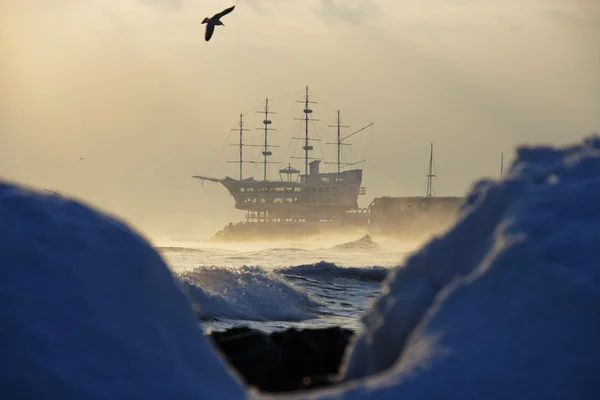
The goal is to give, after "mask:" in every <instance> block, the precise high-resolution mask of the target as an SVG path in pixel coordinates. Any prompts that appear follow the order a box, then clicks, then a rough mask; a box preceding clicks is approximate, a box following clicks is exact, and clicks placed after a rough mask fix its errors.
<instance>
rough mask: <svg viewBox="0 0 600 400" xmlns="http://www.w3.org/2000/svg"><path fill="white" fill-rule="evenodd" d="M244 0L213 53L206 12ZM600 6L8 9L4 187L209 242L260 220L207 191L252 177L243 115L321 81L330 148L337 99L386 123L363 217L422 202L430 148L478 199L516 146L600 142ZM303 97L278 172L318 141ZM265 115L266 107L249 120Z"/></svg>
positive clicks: (316, 0)
mask: <svg viewBox="0 0 600 400" xmlns="http://www.w3.org/2000/svg"><path fill="white" fill-rule="evenodd" d="M233 3H235V4H236V9H235V11H234V12H233V13H231V14H229V15H228V16H226V17H225V18H223V22H224V23H225V25H226V26H225V27H217V28H216V32H215V34H214V36H213V39H212V40H211V41H210V42H208V43H206V42H205V41H204V25H201V24H200V22H201V21H202V19H203V18H204V17H205V16H210V15H212V14H214V13H215V12H218V11H220V10H222V9H224V8H226V7H228V6H230V5H231V4H233ZM599 8H600V2H599V1H597V0H504V1H496V0H489V1H486V0H478V1H476V0H454V1H448V0H418V1H417V0H379V1H377V0H343V1H342V0H238V1H233V0H228V1H221V0H0V177H2V178H4V179H8V180H14V181H19V182H22V183H25V184H28V185H33V186H35V187H39V188H51V189H55V190H58V191H61V192H64V193H65V194H69V195H73V196H75V197H78V198H80V199H83V200H85V201H87V202H90V203H92V204H94V205H97V206H99V207H100V208H102V209H103V210H106V211H109V212H111V213H113V214H116V215H117V216H119V217H122V218H125V219H127V220H129V221H131V222H132V223H133V224H134V225H135V226H136V227H137V228H138V229H140V230H141V231H143V232H145V233H147V234H149V235H150V236H151V238H154V239H156V240H160V238H164V237H192V236H194V235H200V236H206V235H209V234H211V233H214V231H216V230H217V229H218V228H221V227H222V226H223V225H225V224H226V223H228V222H229V221H230V220H233V221H237V220H241V219H243V212H241V211H236V210H235V209H234V202H233V199H232V198H230V197H228V196H227V195H226V194H225V193H226V192H225V191H224V189H222V188H221V187H220V186H219V185H215V184H212V185H209V184H205V185H204V188H203V187H202V186H201V185H200V183H199V182H197V181H195V180H193V179H191V175H194V174H210V175H213V176H224V175H226V174H227V175H230V176H237V175H236V167H235V165H234V164H226V163H225V161H226V160H233V159H235V157H236V153H235V152H236V149H235V148H234V147H229V146H226V145H227V139H228V138H229V139H230V142H231V143H233V142H235V139H236V138H235V136H231V137H230V133H231V132H230V129H231V128H235V127H236V123H237V120H238V116H239V113H240V112H246V111H249V110H251V109H252V108H253V107H255V106H257V105H258V107H259V108H260V102H261V101H263V100H264V98H265V96H270V97H273V98H276V97H279V96H282V95H286V94H289V93H294V92H298V91H301V90H303V89H304V87H305V86H306V85H309V87H310V89H311V91H313V92H314V93H315V94H316V95H317V96H319V98H320V99H323V100H325V102H326V103H327V104H323V103H322V102H321V103H319V104H317V105H315V106H314V107H313V108H314V110H315V118H319V119H320V120H321V121H320V124H319V125H318V129H320V130H321V131H320V137H321V139H323V142H322V143H321V144H322V146H323V147H324V148H325V152H326V154H325V155H326V156H330V155H332V154H333V149H332V148H331V147H332V146H328V145H325V144H324V142H327V141H330V140H327V139H331V138H332V137H333V136H332V135H333V134H334V131H333V130H332V129H331V128H327V125H329V124H332V123H333V122H334V120H335V112H334V110H333V109H332V108H330V107H329V105H330V106H332V107H334V108H340V109H341V110H342V113H343V114H342V115H343V116H344V122H345V123H346V124H348V125H351V127H352V128H351V129H358V128H360V127H362V126H364V125H365V124H367V123H368V122H371V121H373V122H375V125H374V129H372V130H367V131H365V132H364V134H363V135H357V137H356V140H355V141H354V143H355V145H354V146H353V147H352V152H353V154H354V155H355V156H356V158H366V159H367V162H366V164H365V169H364V179H363V184H364V186H366V187H367V196H364V197H363V198H362V199H361V202H362V205H363V206H366V205H367V204H368V203H369V202H370V201H371V199H372V198H373V197H378V196H384V195H389V196H400V195H422V194H423V192H424V185H425V174H426V170H427V162H428V152H429V143H430V142H434V145H435V165H436V170H437V174H438V182H437V185H436V189H437V193H438V194H439V195H462V194H464V192H465V191H466V190H467V189H468V188H469V186H470V185H471V183H472V182H473V180H474V179H477V178H479V177H481V176H496V175H498V173H499V164H500V153H501V152H504V153H505V160H506V161H507V162H508V161H509V159H510V158H512V155H513V150H514V146H515V145H518V144H521V143H566V142H572V141H576V140H579V139H580V138H581V137H583V136H584V135H587V134H589V133H590V132H593V131H600V10H599ZM301 99H302V94H301V93H299V94H296V95H295V96H290V97H287V98H285V99H281V100H274V101H273V102H272V107H273V109H274V110H276V111H278V112H279V114H278V115H277V116H273V117H272V120H273V126H274V127H276V128H279V129H280V131H278V132H277V133H274V134H273V138H274V139H273V140H274V143H277V144H279V145H280V146H281V147H279V148H274V149H272V151H273V153H274V156H273V160H274V161H282V162H287V159H286V157H287V156H288V155H289V154H296V155H297V154H298V152H297V150H298V148H299V146H301V144H300V143H298V142H297V141H296V142H293V143H292V144H291V147H290V144H289V143H288V142H289V140H288V139H289V136H290V135H292V134H295V133H297V132H298V130H299V129H300V125H298V122H294V121H293V117H299V116H301V105H299V104H296V103H294V101H295V100H301ZM260 121H261V119H260V116H257V115H255V113H254V112H250V113H249V114H248V115H247V119H246V123H247V126H248V127H250V128H255V127H259V126H260ZM348 132H351V130H349V131H348ZM327 135H330V136H327ZM247 140H248V141H249V142H252V143H255V142H258V141H260V140H261V138H260V132H256V131H254V132H249V134H248V138H247ZM316 147H317V148H318V149H319V147H318V146H316ZM256 151H257V150H256V149H254V150H253V149H249V150H248V152H249V157H250V158H253V159H255V158H256V157H255V155H253V153H252V152H256ZM294 152H295V153H294ZM80 157H84V158H85V159H84V160H83V161H78V159H79V158H80ZM292 165H293V166H295V167H296V168H300V167H301V165H302V164H301V162H298V160H295V162H294V161H292ZM278 167H279V166H277V165H275V166H274V167H273V169H274V170H276V169H277V168H278ZM325 167H327V168H329V167H330V166H324V168H325ZM249 172H253V173H254V174H255V175H256V176H257V177H260V170H259V169H252V170H249ZM271 176H272V177H275V173H272V174H271Z"/></svg>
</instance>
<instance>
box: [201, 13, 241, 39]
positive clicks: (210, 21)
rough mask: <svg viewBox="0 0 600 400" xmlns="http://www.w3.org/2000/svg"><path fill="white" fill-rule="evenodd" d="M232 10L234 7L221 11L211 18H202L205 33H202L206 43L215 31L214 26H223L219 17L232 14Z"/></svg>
mask: <svg viewBox="0 0 600 400" xmlns="http://www.w3.org/2000/svg"><path fill="white" fill-rule="evenodd" d="M234 8H235V6H232V7H229V8H228V9H226V10H223V11H221V12H220V13H217V14H215V15H213V16H212V17H211V18H204V21H202V23H203V24H206V32H205V33H204V39H205V40H206V41H207V42H208V41H209V40H210V38H211V37H212V35H213V32H214V31H215V25H222V26H225V25H224V24H223V23H222V22H221V17H223V16H224V15H227V14H229V13H230V12H232V11H233V9H234Z"/></svg>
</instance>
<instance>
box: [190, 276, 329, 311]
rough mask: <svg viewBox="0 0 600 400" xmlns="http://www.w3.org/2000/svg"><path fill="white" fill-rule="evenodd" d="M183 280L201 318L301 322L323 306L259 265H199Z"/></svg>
mask: <svg viewBox="0 0 600 400" xmlns="http://www.w3.org/2000/svg"><path fill="white" fill-rule="evenodd" d="M180 279H181V283H182V285H183V288H184V292H185V293H186V294H187V295H188V298H189V299H190V301H191V303H192V305H193V308H194V311H195V312H196V315H197V316H198V318H211V317H212V318H219V317H222V318H231V319H237V320H249V321H302V320H305V319H309V318H312V317H314V316H315V315H316V313H317V310H318V308H319V307H320V304H319V303H318V302H317V301H316V300H314V299H311V298H310V296H309V295H308V294H306V293H305V292H303V291H302V290H300V289H298V288H296V287H295V286H294V285H293V284H292V283H290V282H288V281H286V280H284V279H283V277H282V276H280V275H279V274H277V273H275V272H273V271H267V270H265V269H263V268H260V267H248V266H243V267H239V268H225V267H200V268H196V269H195V270H194V271H190V272H185V273H183V274H181V275H180Z"/></svg>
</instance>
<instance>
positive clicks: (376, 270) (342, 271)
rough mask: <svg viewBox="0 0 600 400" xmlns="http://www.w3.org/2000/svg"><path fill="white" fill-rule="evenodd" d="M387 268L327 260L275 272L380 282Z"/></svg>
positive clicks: (385, 274) (387, 270) (386, 272)
mask: <svg viewBox="0 0 600 400" xmlns="http://www.w3.org/2000/svg"><path fill="white" fill-rule="evenodd" d="M389 270H390V269H389V268H384V267H378V266H373V267H356V268H355V267H340V266H337V265H336V264H333V263H329V262H327V261H319V262H318V263H314V264H307V265H296V266H293V267H287V268H280V269H278V270H277V272H279V273H281V274H284V275H293V276H310V277H312V278H345V279H356V280H361V281H372V282H381V281H383V280H384V279H385V277H386V276H387V274H388V272H389Z"/></svg>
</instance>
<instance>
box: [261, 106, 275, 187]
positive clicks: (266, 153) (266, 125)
mask: <svg viewBox="0 0 600 400" xmlns="http://www.w3.org/2000/svg"><path fill="white" fill-rule="evenodd" d="M257 113H264V114H265V119H264V120H263V124H264V128H256V129H257V130H262V129H264V132H265V140H264V145H263V152H262V155H263V158H264V160H263V165H264V180H265V181H266V180H267V164H268V162H267V157H268V156H270V155H272V154H273V153H272V152H271V151H269V147H273V146H269V144H268V133H269V131H272V130H274V129H271V128H269V125H270V124H271V121H270V120H269V114H277V113H276V112H273V111H269V98H268V97H267V98H266V99H265V109H264V111H257Z"/></svg>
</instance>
